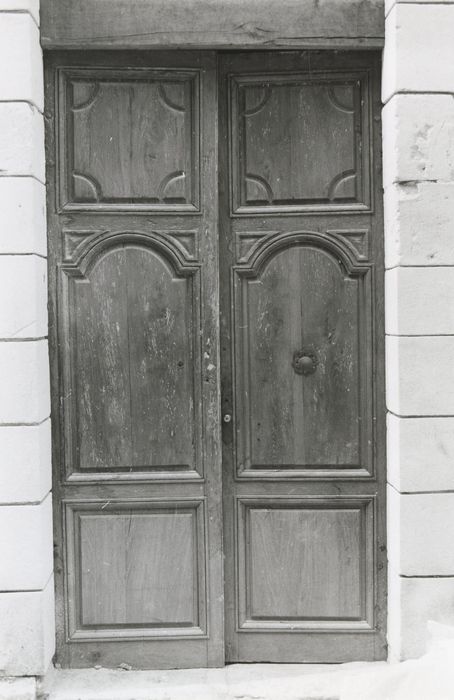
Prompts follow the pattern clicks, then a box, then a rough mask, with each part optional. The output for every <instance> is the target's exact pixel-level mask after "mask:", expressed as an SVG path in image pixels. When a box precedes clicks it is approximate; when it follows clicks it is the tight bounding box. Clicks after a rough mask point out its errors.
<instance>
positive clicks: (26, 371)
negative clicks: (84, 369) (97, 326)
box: [0, 340, 50, 668]
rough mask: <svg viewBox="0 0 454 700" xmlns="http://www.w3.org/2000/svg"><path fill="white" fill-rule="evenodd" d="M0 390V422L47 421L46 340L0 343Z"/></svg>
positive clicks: (48, 411) (47, 372)
mask: <svg viewBox="0 0 454 700" xmlns="http://www.w3.org/2000/svg"><path fill="white" fill-rule="evenodd" d="M0 387H1V391H0V423H41V422H42V421H44V420H45V419H46V418H48V416H49V414H50V401H49V359H48V350H47V341H46V340H36V341H34V340H32V341H25V342H19V341H18V342H0ZM0 668H1V666H0Z"/></svg>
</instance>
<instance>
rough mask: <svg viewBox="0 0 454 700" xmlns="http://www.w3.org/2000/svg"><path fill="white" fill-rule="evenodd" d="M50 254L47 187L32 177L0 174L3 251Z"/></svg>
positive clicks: (1, 243)
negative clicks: (2, 175) (47, 238)
mask: <svg viewBox="0 0 454 700" xmlns="http://www.w3.org/2000/svg"><path fill="white" fill-rule="evenodd" d="M5 253H16V254H17V253H38V254H39V255H46V254H47V241H46V190H45V187H44V185H43V184H42V183H41V182H38V181H37V180H35V178H33V177H0V254H5Z"/></svg>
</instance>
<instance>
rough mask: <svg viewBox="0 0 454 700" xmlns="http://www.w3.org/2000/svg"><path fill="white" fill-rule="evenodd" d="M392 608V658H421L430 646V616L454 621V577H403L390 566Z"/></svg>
mask: <svg viewBox="0 0 454 700" xmlns="http://www.w3.org/2000/svg"><path fill="white" fill-rule="evenodd" d="M388 611H389V621H390V624H389V625H388V642H389V652H390V659H391V660H393V661H399V660H402V659H412V658H418V657H419V656H421V654H423V653H424V651H425V649H426V643H427V636H428V635H427V621H428V620H435V621H436V622H443V623H445V624H451V625H454V578H402V577H400V576H398V575H397V574H396V573H395V572H394V571H393V570H392V569H390V570H389V577H388ZM395 622H397V624H395ZM428 700H429V698H428ZM434 700H435V699H434Z"/></svg>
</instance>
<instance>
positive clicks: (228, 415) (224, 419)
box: [222, 413, 232, 423]
mask: <svg viewBox="0 0 454 700" xmlns="http://www.w3.org/2000/svg"><path fill="white" fill-rule="evenodd" d="M222 420H223V421H224V423H230V422H231V420H232V416H231V415H230V413H224V417H223V419H222Z"/></svg>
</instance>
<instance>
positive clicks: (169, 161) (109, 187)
mask: <svg viewBox="0 0 454 700" xmlns="http://www.w3.org/2000/svg"><path fill="white" fill-rule="evenodd" d="M59 93H60V94H59V139H60V146H59V156H58V169H59V202H60V207H61V208H62V209H63V210H76V211H81V210H84V211H85V210H97V211H110V210H114V211H117V210H134V211H137V210H140V209H145V210H153V211H155V212H159V211H184V212H188V213H189V212H191V211H193V212H197V211H198V210H199V203H200V192H199V189H200V182H199V181H200V177H199V139H200V128H199V122H200V118H199V72H198V71H197V70H177V69H168V70H167V69H153V70H151V69H139V68H135V69H127V70H126V69H123V70H118V69H117V70H115V69H108V68H97V69H90V68H62V69H60V70H59Z"/></svg>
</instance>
